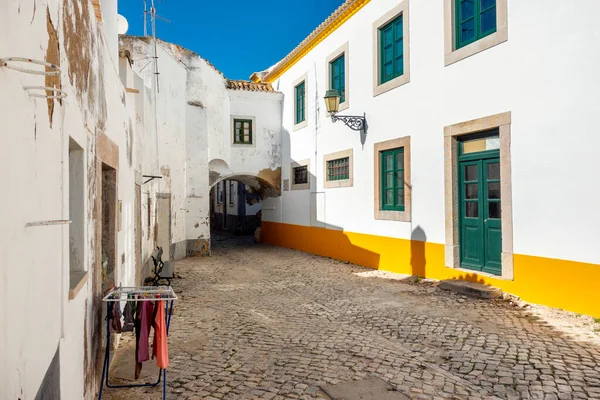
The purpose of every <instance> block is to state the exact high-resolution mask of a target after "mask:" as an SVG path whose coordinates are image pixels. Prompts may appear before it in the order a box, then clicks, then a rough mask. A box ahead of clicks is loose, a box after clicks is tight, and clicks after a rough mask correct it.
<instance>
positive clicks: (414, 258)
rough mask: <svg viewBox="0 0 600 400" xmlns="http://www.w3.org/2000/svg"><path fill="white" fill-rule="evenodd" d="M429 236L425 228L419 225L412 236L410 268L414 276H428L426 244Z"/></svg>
mask: <svg viewBox="0 0 600 400" xmlns="http://www.w3.org/2000/svg"><path fill="white" fill-rule="evenodd" d="M426 241H427V235H426V234H425V231H424V230H423V228H421V227H420V226H419V225H417V227H416V228H414V229H413V231H412V233H411V235H410V267H411V271H412V272H411V273H412V275H413V276H420V277H426V276H427V258H426V257H425V242H426Z"/></svg>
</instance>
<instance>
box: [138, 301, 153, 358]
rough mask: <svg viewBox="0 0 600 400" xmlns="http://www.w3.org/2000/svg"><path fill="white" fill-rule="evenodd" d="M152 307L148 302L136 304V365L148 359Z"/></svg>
mask: <svg viewBox="0 0 600 400" xmlns="http://www.w3.org/2000/svg"><path fill="white" fill-rule="evenodd" d="M153 311H154V309H153V305H152V302H150V301H142V302H141V303H140V304H138V307H137V315H136V319H138V320H139V323H140V330H139V336H138V337H137V338H136V339H137V341H138V343H137V359H136V361H137V362H138V363H141V362H142V361H147V360H149V359H150V353H149V351H148V346H149V340H148V339H149V337H150V327H151V326H152V314H153Z"/></svg>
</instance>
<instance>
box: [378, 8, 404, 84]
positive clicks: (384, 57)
mask: <svg viewBox="0 0 600 400" xmlns="http://www.w3.org/2000/svg"><path fill="white" fill-rule="evenodd" d="M403 29H404V22H403V19H402V15H401V16H399V17H397V18H396V19H394V20H393V21H392V22H390V23H389V24H387V25H385V26H384V27H382V28H380V29H379V83H380V84H382V83H386V82H388V81H391V80H392V79H394V78H397V77H399V76H401V75H403V74H404V30H403Z"/></svg>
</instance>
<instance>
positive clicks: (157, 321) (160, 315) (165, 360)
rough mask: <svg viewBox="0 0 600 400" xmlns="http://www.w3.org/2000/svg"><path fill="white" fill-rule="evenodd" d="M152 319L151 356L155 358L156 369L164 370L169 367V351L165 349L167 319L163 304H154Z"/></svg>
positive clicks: (161, 302)
mask: <svg viewBox="0 0 600 400" xmlns="http://www.w3.org/2000/svg"><path fill="white" fill-rule="evenodd" d="M155 311H156V313H155V317H154V342H153V343H152V356H153V357H156V365H158V368H162V369H166V368H167V367H168V366H169V349H168V347H167V318H166V313H165V302H164V301H162V300H160V301H157V302H156V309H155Z"/></svg>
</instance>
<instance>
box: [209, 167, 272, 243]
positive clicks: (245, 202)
mask: <svg viewBox="0 0 600 400" xmlns="http://www.w3.org/2000/svg"><path fill="white" fill-rule="evenodd" d="M279 195H280V188H279V187H277V186H275V185H273V184H272V183H270V182H269V181H267V180H266V179H264V178H262V177H259V176H256V175H253V174H249V173H242V174H236V173H232V174H228V175H225V176H219V177H218V178H217V179H215V180H214V182H211V183H210V220H211V221H210V227H211V236H213V233H217V234H218V233H221V234H225V235H232V234H233V235H252V234H254V232H255V230H256V228H257V227H259V226H260V224H261V216H262V200H264V199H265V198H267V197H276V196H279Z"/></svg>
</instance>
